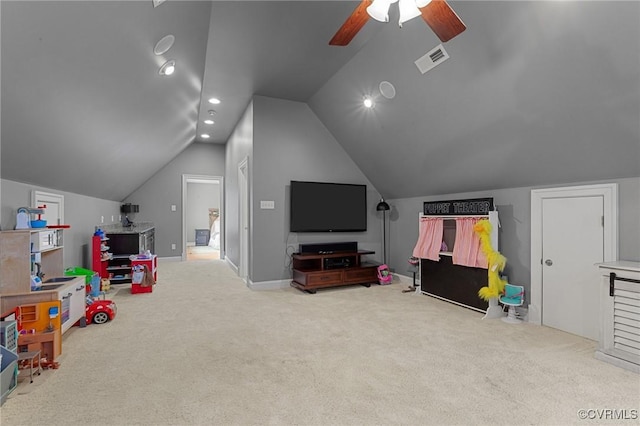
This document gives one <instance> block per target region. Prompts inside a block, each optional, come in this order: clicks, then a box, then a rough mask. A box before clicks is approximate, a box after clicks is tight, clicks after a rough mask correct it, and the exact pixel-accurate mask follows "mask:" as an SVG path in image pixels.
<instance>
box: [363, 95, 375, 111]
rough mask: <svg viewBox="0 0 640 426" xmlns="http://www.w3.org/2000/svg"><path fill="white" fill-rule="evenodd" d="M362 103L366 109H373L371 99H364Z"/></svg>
mask: <svg viewBox="0 0 640 426" xmlns="http://www.w3.org/2000/svg"><path fill="white" fill-rule="evenodd" d="M362 103H363V104H364V106H365V107H367V108H373V100H372V99H371V98H369V97H367V98H364V101H363V102H362Z"/></svg>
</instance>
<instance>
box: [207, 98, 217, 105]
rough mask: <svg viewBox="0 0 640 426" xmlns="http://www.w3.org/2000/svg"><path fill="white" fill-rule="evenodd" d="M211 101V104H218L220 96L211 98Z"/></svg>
mask: <svg viewBox="0 0 640 426" xmlns="http://www.w3.org/2000/svg"><path fill="white" fill-rule="evenodd" d="M209 103H210V104H214V105H218V104H219V103H220V99H218V98H211V99H209Z"/></svg>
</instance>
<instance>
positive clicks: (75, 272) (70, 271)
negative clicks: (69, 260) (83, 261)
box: [64, 266, 97, 285]
mask: <svg viewBox="0 0 640 426" xmlns="http://www.w3.org/2000/svg"><path fill="white" fill-rule="evenodd" d="M64 274H65V276H68V277H73V276H83V275H84V279H85V283H86V284H89V285H90V284H91V279H92V277H93V276H94V275H96V274H97V272H95V271H91V270H89V269H85V268H80V267H78V266H76V267H74V268H67V269H65V270H64Z"/></svg>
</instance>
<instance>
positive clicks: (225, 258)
mask: <svg viewBox="0 0 640 426" xmlns="http://www.w3.org/2000/svg"><path fill="white" fill-rule="evenodd" d="M224 261H225V262H227V265H229V267H230V268H231V269H233V272H235V273H236V275H237V274H238V273H239V272H240V269H239V268H238V267H237V266H236V265H235V263H233V262H232V261H231V259H229V258H228V257H227V256H225V257H224Z"/></svg>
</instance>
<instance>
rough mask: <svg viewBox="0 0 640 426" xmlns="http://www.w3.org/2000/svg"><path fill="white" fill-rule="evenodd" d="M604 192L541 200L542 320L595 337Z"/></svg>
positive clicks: (597, 328)
mask: <svg viewBox="0 0 640 426" xmlns="http://www.w3.org/2000/svg"><path fill="white" fill-rule="evenodd" d="M603 206H604V199H603V197H602V196H588V197H573V198H547V199H543V200H542V324H544V325H546V326H549V327H553V328H557V329H560V330H563V331H566V332H569V333H572V334H577V335H579V336H582V337H586V338H589V339H593V340H597V339H598V332H599V331H598V330H599V324H600V323H599V320H600V315H599V290H598V288H599V286H600V280H599V271H598V268H596V267H594V265H595V264H596V263H599V262H603V261H604V257H603V256H604V207H603Z"/></svg>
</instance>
